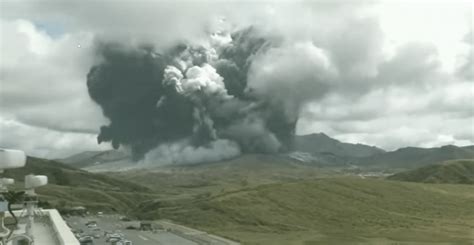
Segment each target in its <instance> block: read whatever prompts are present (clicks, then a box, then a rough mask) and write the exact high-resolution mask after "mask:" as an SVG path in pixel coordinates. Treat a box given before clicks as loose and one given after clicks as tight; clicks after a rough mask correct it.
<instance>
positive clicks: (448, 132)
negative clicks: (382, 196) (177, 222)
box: [0, 0, 474, 158]
mask: <svg viewBox="0 0 474 245" xmlns="http://www.w3.org/2000/svg"><path fill="white" fill-rule="evenodd" d="M249 25H255V26H259V27H260V30H263V31H265V32H268V33H271V34H272V35H273V36H276V37H278V39H279V40H282V41H281V42H282V43H283V44H282V47H284V48H281V49H278V50H272V52H269V54H268V55H267V56H265V57H262V58H260V59H256V60H257V61H256V62H260V63H261V64H262V66H260V67H262V69H269V70H271V71H274V70H277V71H285V72H282V73H278V72H276V73H274V74H273V73H272V74H273V75H274V76H275V77H274V80H272V79H270V80H268V79H267V81H269V82H274V83H276V82H277V81H278V80H279V78H281V77H284V78H285V79H286V80H289V81H294V82H293V83H288V84H289V86H308V87H307V89H306V92H308V93H313V92H314V93H318V91H316V90H318V89H319V87H311V79H312V78H313V77H312V76H304V75H302V74H306V73H308V71H311V72H317V70H314V69H313V68H314V67H312V66H311V64H313V63H312V61H314V60H315V59H319V58H320V56H323V57H328V58H327V61H324V62H326V63H327V64H326V63H324V62H323V63H324V64H321V65H322V66H324V67H326V68H327V70H329V71H331V72H330V74H332V75H331V76H333V77H335V78H334V79H333V78H331V79H328V82H327V84H326V85H325V86H326V87H328V91H327V92H326V93H324V96H320V97H318V99H314V100H310V101H307V103H305V105H304V107H303V108H302V110H301V111H300V112H299V121H298V124H297V128H296V132H297V134H309V133H318V132H324V133H326V134H327V135H329V136H331V137H334V138H336V139H339V140H341V141H345V142H353V143H364V144H369V145H375V146H378V147H381V148H384V149H386V150H394V149H397V148H399V147H405V146H416V147H436V146H441V145H446V144H456V145H470V144H474V81H473V79H474V74H473V52H474V51H473V40H474V38H473V35H474V32H473V29H474V19H473V6H472V3H471V2H470V1H456V0H454V1H447V0H446V1H441V0H439V1H403V0H400V1H395V0H391V1H390V0H387V1H376V0H373V1H291V2H289V1H275V2H272V1H265V2H258V1H252V2H251V1H240V2H239V1H230V2H229V1H208V0H206V1H204V0H198V1H194V2H190V1H151V0H139V1H131V0H130V1H128V0H125V1H107V0H106V1H93V0H86V1H76V0H73V1H51V0H45V1H13V0H2V1H1V2H0V46H1V57H0V147H2V148H17V149H22V150H24V151H26V152H27V154H29V155H34V156H39V157H47V158H59V157H65V156H68V155H71V154H74V153H77V152H81V151H85V150H105V149H110V148H111V147H110V145H107V144H101V145H98V144H97V140H96V136H97V134H98V132H99V127H100V126H101V125H103V124H107V123H108V119H107V118H106V117H104V116H103V115H102V111H101V108H100V107H99V106H98V105H97V104H95V103H94V102H93V101H92V100H91V99H90V97H89V95H88V92H87V85H86V76H87V73H88V71H89V69H90V68H91V66H93V65H94V64H96V63H97V62H98V61H97V58H96V56H95V55H94V43H95V42H96V41H97V40H114V41H116V40H119V41H120V42H123V43H137V42H141V41H146V42H149V43H152V44H154V45H155V46H156V47H158V48H160V47H163V48H165V47H169V46H170V45H172V44H173V43H176V42H177V41H182V40H186V41H192V42H195V43H201V42H202V43H205V42H206V39H207V38H208V36H209V33H210V32H212V31H214V30H225V31H232V30H238V29H239V28H243V27H246V26H249ZM312 55H313V56H312ZM315 57H316V58H315ZM280 67H285V69H279V68H280ZM268 77H269V76H268V74H267V76H266V78H268ZM270 77H271V76H270ZM253 79H254V80H257V81H256V82H251V83H252V84H256V85H258V86H263V85H261V83H259V82H258V80H259V77H258V76H254V78H253ZM301 79H303V80H304V81H303V82H300V80H301ZM329 80H330V81H329ZM308 81H309V82H308ZM297 95H298V96H299V95H300V94H297ZM302 96H305V95H302Z"/></svg>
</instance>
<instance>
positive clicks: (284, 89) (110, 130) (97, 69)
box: [87, 28, 329, 162]
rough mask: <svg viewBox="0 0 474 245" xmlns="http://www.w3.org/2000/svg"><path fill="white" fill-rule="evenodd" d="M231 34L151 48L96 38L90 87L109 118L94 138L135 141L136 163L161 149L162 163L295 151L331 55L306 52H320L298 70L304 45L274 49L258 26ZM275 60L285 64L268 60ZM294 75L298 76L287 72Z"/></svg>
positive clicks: (129, 143)
mask: <svg viewBox="0 0 474 245" xmlns="http://www.w3.org/2000/svg"><path fill="white" fill-rule="evenodd" d="M222 39H223V37H222V36H221V40H222ZM229 40H230V39H229ZM231 40H232V41H231V42H230V43H227V44H222V42H221V43H219V45H210V47H203V46H197V47H195V46H191V45H185V44H180V45H176V46H175V47H173V48H171V49H169V50H166V51H165V52H161V53H159V52H158V51H156V50H155V49H154V48H153V47H151V46H147V45H142V46H139V47H133V46H125V45H122V44H110V43H105V44H104V43H102V44H99V45H98V46H97V51H98V54H99V56H100V60H101V62H99V63H98V64H97V65H96V66H94V67H92V68H91V70H90V72H89V74H88V76H87V85H88V89H89V94H90V96H91V98H92V99H93V100H94V101H95V102H97V103H98V104H99V105H100V106H101V107H102V109H103V113H104V115H105V116H106V117H107V118H109V119H110V124H109V125H106V126H102V127H101V132H100V134H99V136H98V142H99V143H101V142H111V143H112V145H113V147H114V148H118V147H119V146H121V145H123V146H126V147H130V149H131V151H132V154H133V156H134V158H135V159H136V160H139V159H143V158H144V156H145V154H146V153H148V152H149V151H151V150H153V149H155V150H153V155H155V156H156V155H160V156H165V155H166V156H165V157H164V158H162V160H163V159H164V160H163V161H164V162H176V161H178V162H190V161H191V159H194V160H193V161H194V162H200V161H203V160H220V159H222V158H229V157H233V156H236V155H238V154H240V152H259V153H276V152H281V151H286V150H288V149H290V148H291V145H292V139H293V135H294V131H295V125H296V122H297V120H298V111H299V110H300V108H301V106H302V104H303V102H304V101H305V100H308V99H309V97H311V96H320V95H321V94H323V93H324V92H325V90H326V88H325V83H326V81H325V80H324V79H325V78H326V77H327V74H329V73H328V72H327V71H326V70H327V69H328V64H327V60H326V59H325V57H324V55H323V54H322V53H321V52H319V50H309V51H314V55H313V56H311V55H310V56H308V57H309V60H307V59H303V60H298V61H299V62H297V63H295V65H297V66H301V69H295V67H293V66H294V64H293V63H294V62H292V58H294V57H292V55H291V54H292V53H293V54H294V53H298V52H307V51H308V50H307V49H305V48H304V47H299V46H297V47H290V48H286V47H278V46H275V47H272V46H273V45H274V44H273V43H272V42H270V41H267V40H266V39H265V38H263V37H261V36H259V35H258V34H257V33H256V32H255V30H254V29H253V28H249V29H245V30H243V31H240V32H237V33H235V34H234V35H233V36H232V39H231ZM211 43H212V42H211ZM295 49H296V50H295ZM299 49H301V50H299ZM305 57H306V56H305ZM274 58H276V59H278V60H279V62H277V63H276V64H274V65H269V64H265V63H266V62H267V61H268V59H274ZM315 67H316V68H317V69H316V70H315ZM290 71H293V72H294V71H296V72H297V73H296V74H292V73H289V74H288V75H283V74H286V73H288V72H290ZM314 79H319V80H317V81H314ZM309 84H317V87H314V86H308V85H309ZM315 89H321V91H318V90H315ZM288 90H289V91H288ZM305 90H306V92H305V93H304V92H302V91H305ZM308 91H309V92H308ZM193 149H194V151H193ZM189 155H192V156H194V157H190V156H189ZM146 159H150V157H147V158H146ZM170 159H171V160H170ZM173 159H174V160H173Z"/></svg>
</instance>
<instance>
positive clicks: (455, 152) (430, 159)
mask: <svg viewBox="0 0 474 245" xmlns="http://www.w3.org/2000/svg"><path fill="white" fill-rule="evenodd" d="M455 159H474V146H464V147H459V146H454V145H446V146H441V147H434V148H417V147H405V148H400V149H398V150H395V151H391V152H386V153H384V154H377V155H373V156H368V157H365V158H359V159H357V163H358V164H359V165H370V166H375V165H376V166H379V167H399V168H416V167H420V166H426V165H430V164H435V163H441V162H444V161H447V160H455Z"/></svg>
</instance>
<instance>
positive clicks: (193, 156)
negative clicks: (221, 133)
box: [140, 139, 240, 166]
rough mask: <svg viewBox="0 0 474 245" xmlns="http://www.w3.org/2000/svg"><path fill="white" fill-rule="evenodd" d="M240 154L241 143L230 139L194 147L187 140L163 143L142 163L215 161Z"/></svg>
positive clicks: (151, 164) (148, 154)
mask: <svg viewBox="0 0 474 245" xmlns="http://www.w3.org/2000/svg"><path fill="white" fill-rule="evenodd" d="M238 155H240V148H239V145H238V144H237V143H235V142H232V141H229V140H223V139H219V140H215V141H212V142H210V143H209V144H208V145H207V146H200V147H193V146H191V145H190V144H189V143H188V142H186V141H178V142H174V143H170V144H163V145H160V146H158V147H157V148H155V149H153V150H152V151H150V152H148V153H147V154H146V155H145V159H143V160H142V161H141V162H140V164H142V165H146V166H156V165H168V164H193V163H201V162H214V161H218V160H221V159H229V158H232V157H236V156H238Z"/></svg>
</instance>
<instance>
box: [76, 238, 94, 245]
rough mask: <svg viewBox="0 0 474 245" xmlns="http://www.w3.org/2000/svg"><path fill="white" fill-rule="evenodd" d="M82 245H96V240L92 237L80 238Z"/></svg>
mask: <svg viewBox="0 0 474 245" xmlns="http://www.w3.org/2000/svg"><path fill="white" fill-rule="evenodd" d="M79 244H81V245H94V238H93V237H92V236H83V237H80V238H79Z"/></svg>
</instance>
